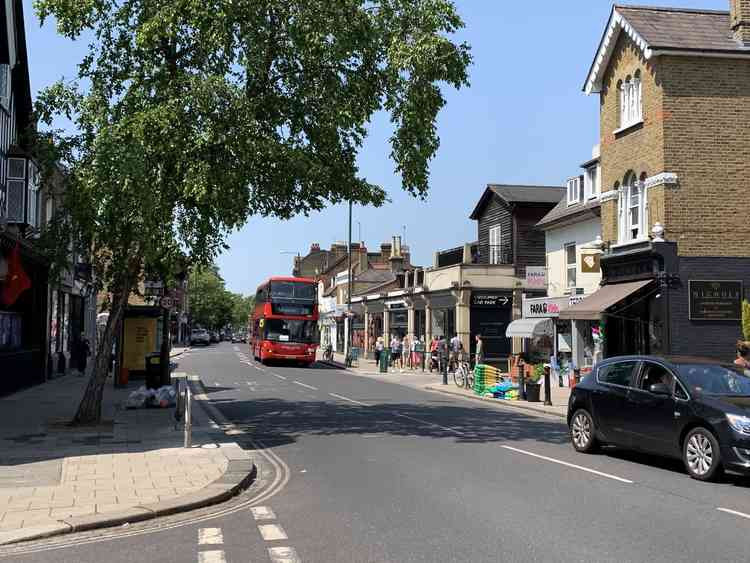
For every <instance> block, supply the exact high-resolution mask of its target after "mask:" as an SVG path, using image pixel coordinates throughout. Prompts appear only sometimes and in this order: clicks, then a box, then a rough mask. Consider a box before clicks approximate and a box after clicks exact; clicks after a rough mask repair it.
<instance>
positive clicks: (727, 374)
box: [679, 364, 750, 395]
mask: <svg viewBox="0 0 750 563" xmlns="http://www.w3.org/2000/svg"><path fill="white" fill-rule="evenodd" d="M679 372H680V375H681V376H682V379H683V381H685V383H687V384H688V386H689V387H690V389H691V390H693V391H698V392H700V393H708V394H710V395H750V374H749V373H748V372H746V371H745V370H743V369H742V368H740V367H739V366H735V365H731V364H682V365H680V366H679Z"/></svg>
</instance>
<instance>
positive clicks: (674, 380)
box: [636, 359, 691, 402]
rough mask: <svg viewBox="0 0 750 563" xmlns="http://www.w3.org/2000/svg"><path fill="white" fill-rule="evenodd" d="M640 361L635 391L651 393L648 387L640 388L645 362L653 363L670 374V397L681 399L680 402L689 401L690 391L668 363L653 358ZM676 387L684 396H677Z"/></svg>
mask: <svg viewBox="0 0 750 563" xmlns="http://www.w3.org/2000/svg"><path fill="white" fill-rule="evenodd" d="M640 363H641V365H640V367H639V368H638V387H637V388H636V390H637V391H642V392H645V393H651V392H650V391H649V390H648V389H641V385H642V384H643V376H644V375H645V373H646V366H647V364H653V365H655V366H659V367H660V368H662V369H664V370H666V371H667V372H669V374H670V375H671V376H672V398H673V399H674V400H675V401H682V402H687V401H690V399H691V396H690V392H689V391H688V390H687V387H686V386H685V385H684V384H683V383H682V381H680V377H679V375H678V374H677V372H676V371H675V370H673V369H672V368H671V367H669V366H668V365H666V364H663V363H661V362H658V361H656V360H653V359H647V360H641V361H640ZM678 387H679V388H680V389H681V390H682V392H683V393H684V394H685V398H683V397H678V396H677V388H678Z"/></svg>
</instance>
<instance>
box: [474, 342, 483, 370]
mask: <svg viewBox="0 0 750 563" xmlns="http://www.w3.org/2000/svg"><path fill="white" fill-rule="evenodd" d="M476 340H477V347H476V349H475V350H474V353H475V355H476V359H477V365H479V364H483V363H484V342H483V341H482V335H481V334H477V335H476Z"/></svg>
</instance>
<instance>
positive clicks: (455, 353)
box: [448, 334, 464, 371]
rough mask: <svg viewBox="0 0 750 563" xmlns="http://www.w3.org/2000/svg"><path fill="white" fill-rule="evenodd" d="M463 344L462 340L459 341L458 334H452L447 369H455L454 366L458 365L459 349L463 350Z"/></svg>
mask: <svg viewBox="0 0 750 563" xmlns="http://www.w3.org/2000/svg"><path fill="white" fill-rule="evenodd" d="M463 348H464V345H463V342H461V339H460V338H459V337H458V334H454V335H453V338H451V343H450V360H449V362H450V363H449V364H448V365H449V366H450V369H449V371H456V367H458V360H459V357H460V355H461V351H462V350H463Z"/></svg>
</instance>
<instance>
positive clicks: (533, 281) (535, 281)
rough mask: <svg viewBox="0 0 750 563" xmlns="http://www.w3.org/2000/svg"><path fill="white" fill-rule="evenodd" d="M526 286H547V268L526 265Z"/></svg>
mask: <svg viewBox="0 0 750 563" xmlns="http://www.w3.org/2000/svg"><path fill="white" fill-rule="evenodd" d="M526 287H533V288H545V287H547V268H545V267H544V266H526Z"/></svg>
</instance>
